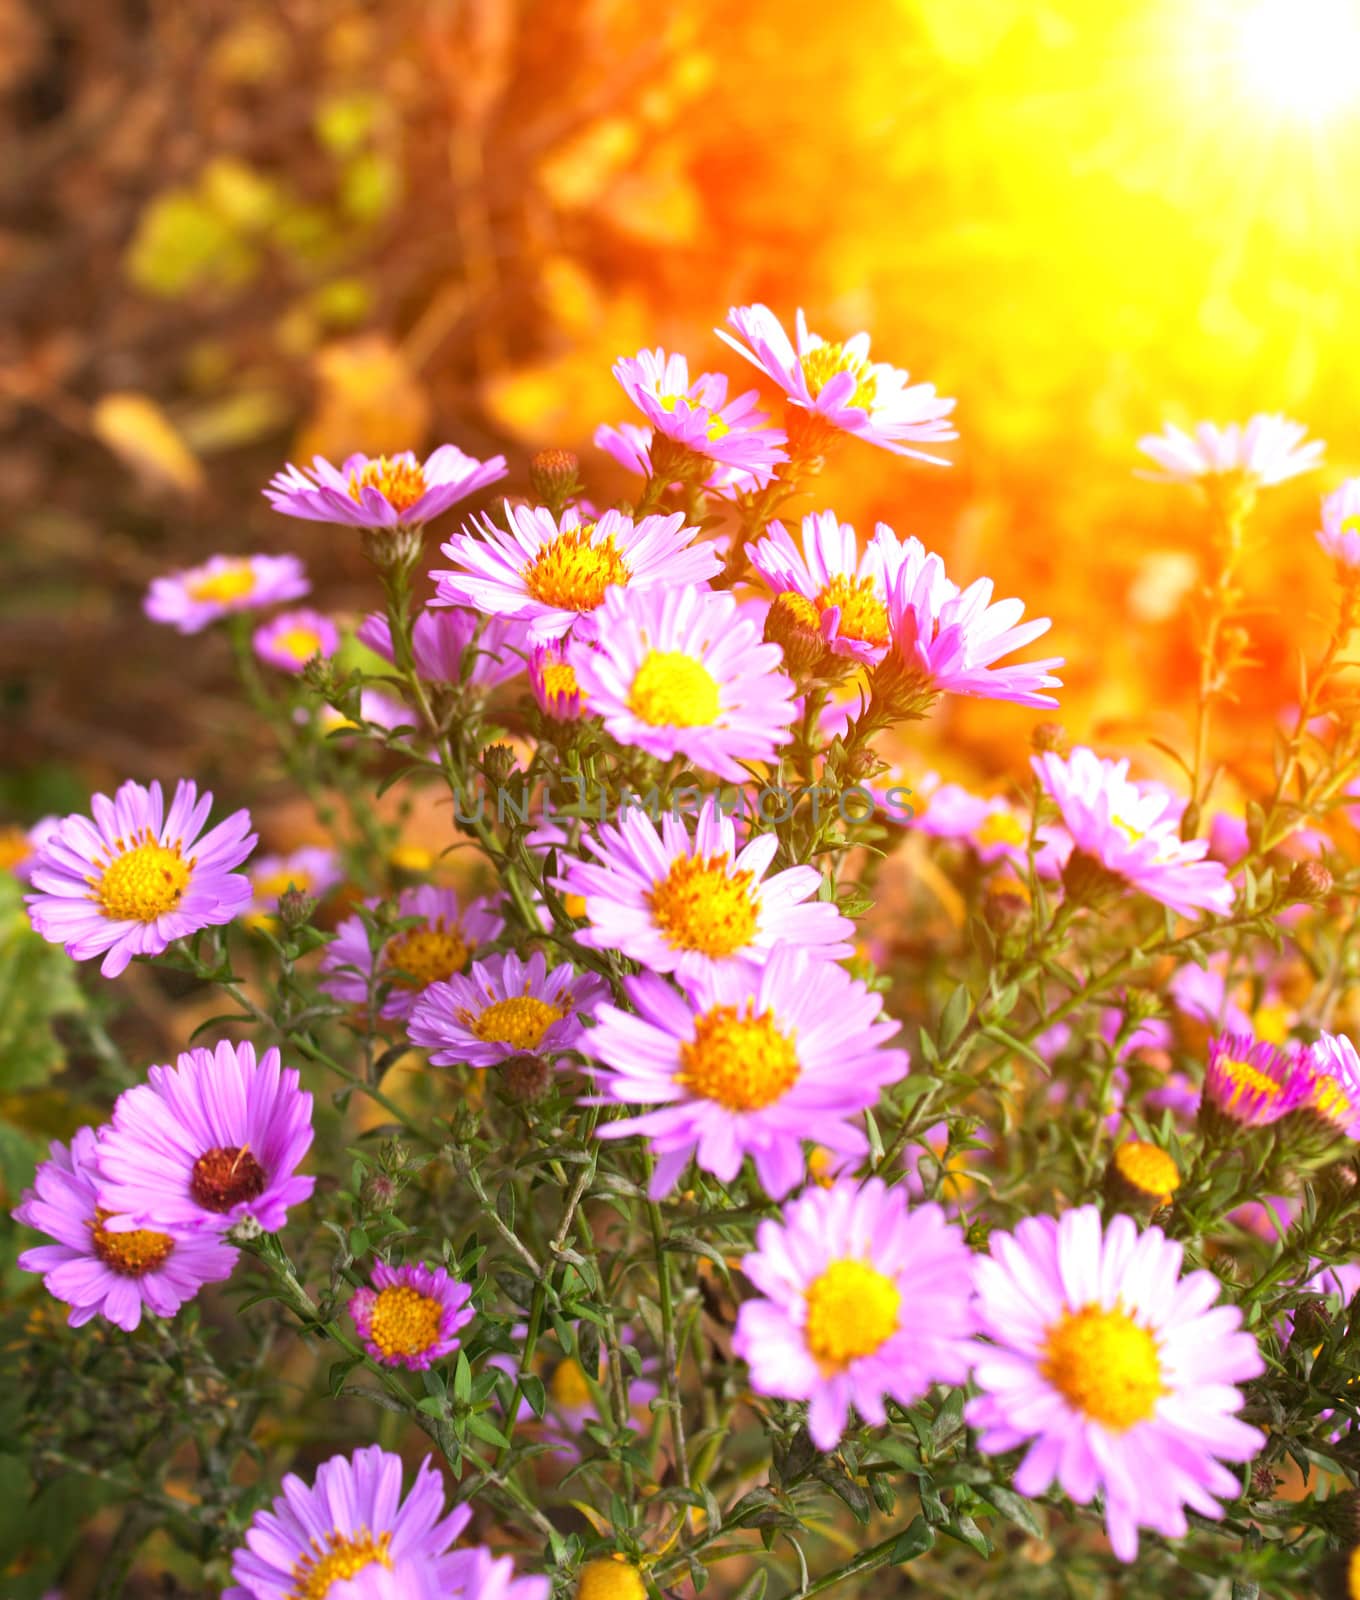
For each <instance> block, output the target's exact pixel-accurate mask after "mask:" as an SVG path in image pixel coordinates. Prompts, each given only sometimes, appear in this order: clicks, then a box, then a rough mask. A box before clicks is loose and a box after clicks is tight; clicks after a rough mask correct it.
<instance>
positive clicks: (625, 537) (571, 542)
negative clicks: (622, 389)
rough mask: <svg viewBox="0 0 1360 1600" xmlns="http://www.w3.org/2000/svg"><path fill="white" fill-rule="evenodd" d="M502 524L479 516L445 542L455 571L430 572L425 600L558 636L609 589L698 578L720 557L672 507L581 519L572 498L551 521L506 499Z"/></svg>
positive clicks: (589, 613)
mask: <svg viewBox="0 0 1360 1600" xmlns="http://www.w3.org/2000/svg"><path fill="white" fill-rule="evenodd" d="M505 517H506V521H507V522H508V523H509V528H508V530H503V529H501V528H498V527H496V525H495V524H494V523H493V522H492V521H491V520H490V518H487V517H484V518H483V519H482V521H481V523H480V524H479V525H478V526H479V528H480V533H481V534H482V535H484V537H481V536H479V535H478V534H475V533H471V532H467V533H459V534H455V535H454V537H453V538H452V539H451V540H450V541H449V543H448V544H446V545H444V546H443V547H442V548H443V551H444V554H445V555H446V556H447V557H448V558H449V560H450V561H452V562H454V563H455V566H456V569H457V570H454V571H444V572H432V573H431V574H430V576H431V577H432V578H434V580H435V582H436V584H437V586H438V587H437V591H436V595H435V600H434V604H435V605H437V606H439V605H469V606H472V607H473V608H474V609H476V610H478V611H484V612H488V613H490V614H492V615H497V616H505V617H516V618H518V619H520V620H521V621H523V622H525V623H527V625H528V629H529V633H530V636H531V638H532V639H533V640H535V641H543V640H546V639H556V638H560V637H561V635H562V634H564V633H566V632H567V630H568V629H569V628H571V627H572V626H573V624H575V623H576V622H578V621H580V619H581V618H582V617H593V616H594V614H595V612H596V611H597V610H598V609H599V607H600V606H601V604H602V603H603V601H604V599H605V596H606V595H608V594H611V593H613V592H614V591H615V590H618V589H631V590H647V589H652V588H656V587H658V586H660V587H662V588H664V589H672V588H684V587H686V586H688V585H692V584H698V583H706V582H707V580H708V579H709V578H712V577H714V576H715V575H716V574H717V572H718V570H719V569H720V567H721V565H722V562H721V561H720V559H719V557H718V554H717V552H716V551H715V550H714V549H713V547H712V545H710V544H702V543H701V544H695V543H694V540H695V539H696V538H697V536H698V532H699V530H698V529H697V528H691V527H687V526H686V525H685V519H684V516H683V514H682V513H681V512H679V511H677V512H675V513H674V515H672V516H669V517H643V519H642V520H641V521H640V522H634V521H633V520H632V518H631V517H625V516H624V515H623V514H622V513H621V512H618V511H606V512H604V514H603V515H602V516H600V517H599V518H598V519H596V520H594V521H583V520H582V516H581V512H580V510H579V509H578V508H576V507H575V506H568V507H567V509H566V510H565V511H564V512H563V513H562V516H561V518H560V520H557V519H554V517H553V515H552V513H551V512H550V511H548V510H547V509H546V508H545V507H543V506H513V505H511V504H510V502H509V501H506V504H505Z"/></svg>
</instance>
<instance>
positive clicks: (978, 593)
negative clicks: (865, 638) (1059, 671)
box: [875, 523, 1063, 709]
mask: <svg viewBox="0 0 1360 1600" xmlns="http://www.w3.org/2000/svg"><path fill="white" fill-rule="evenodd" d="M877 532H878V535H879V536H880V537H884V538H885V543H886V539H887V538H891V539H892V540H894V541H896V535H895V534H894V533H893V531H892V529H891V528H889V527H887V525H886V524H885V523H879V525H878V530H877ZM888 548H889V549H891V546H889V547H888ZM891 559H892V561H893V562H894V564H895V566H896V571H895V572H892V573H890V575H889V579H888V631H889V636H890V638H891V641H892V642H891V646H890V648H889V651H888V654H887V656H886V657H885V659H884V661H883V664H882V665H881V666H880V668H879V670H878V673H877V675H876V677H875V692H876V693H879V694H881V695H882V696H883V698H884V699H885V700H886V701H887V702H888V704H889V706H890V707H891V706H892V705H893V704H894V702H900V703H901V704H902V705H903V706H907V705H910V706H912V707H913V709H915V708H916V707H917V705H918V702H921V701H929V700H933V698H934V697H935V696H936V695H939V694H966V695H976V696H977V697H979V698H980V699H984V700H1009V701H1012V702H1013V703H1014V704H1016V705H1021V706H1045V707H1047V706H1056V705H1057V703H1058V702H1057V701H1056V700H1055V699H1054V698H1053V697H1052V695H1048V694H1044V693H1042V691H1043V690H1044V689H1054V688H1060V687H1061V682H1060V680H1059V679H1057V678H1055V677H1053V676H1052V675H1051V670H1050V669H1051V668H1053V667H1060V666H1062V664H1063V658H1062V657H1061V656H1050V657H1047V658H1046V659H1044V660H1042V661H1027V662H1023V663H1021V664H1019V665H1012V666H1008V667H1000V666H997V665H995V663H996V662H998V661H999V660H1000V659H1001V657H1002V656H1008V655H1010V654H1012V652H1014V651H1016V650H1023V649H1024V648H1025V646H1026V645H1028V644H1031V643H1032V642H1033V641H1034V640H1035V639H1037V638H1038V637H1039V636H1040V635H1041V634H1044V633H1047V632H1048V630H1049V627H1050V626H1051V623H1050V621H1049V618H1047V617H1036V618H1034V619H1033V620H1032V621H1030V622H1023V623H1022V622H1021V621H1020V618H1021V617H1022V616H1023V615H1024V611H1025V606H1024V602H1023V601H1021V600H998V601H996V602H993V600H992V580H991V579H990V578H979V579H978V580H977V581H976V582H975V583H970V584H969V585H968V587H967V588H966V589H960V588H959V586H958V584H956V583H954V582H953V581H952V580H951V579H950V578H949V577H947V576H946V574H945V570H944V563H943V562H942V561H941V560H940V558H939V556H937V555H928V554H927V553H926V551H925V548H924V546H923V545H922V544H921V542H920V541H919V540H918V539H907V540H904V541H901V542H900V543H898V546H897V553H895V554H894V555H893V556H892V557H891Z"/></svg>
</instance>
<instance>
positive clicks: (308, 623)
mask: <svg viewBox="0 0 1360 1600" xmlns="http://www.w3.org/2000/svg"><path fill="white" fill-rule="evenodd" d="M251 642H252V644H253V645H254V647H255V654H256V655H257V656H259V658H260V660H261V661H263V662H264V663H265V665H266V666H270V667H277V668H278V669H279V671H280V672H301V671H302V669H303V667H305V666H306V665H307V663H308V662H309V661H310V660H311V659H312V657H313V656H320V657H321V658H322V659H323V660H329V659H330V657H331V656H333V655H334V654H335V652H336V651H337V650H338V649H339V648H340V633H339V630H338V629H337V628H336V626H335V624H334V623H333V622H332V621H331V619H330V618H329V617H327V616H323V615H322V614H321V612H319V611H311V610H309V609H307V608H306V607H304V608H302V609H301V610H299V611H281V612H280V613H279V614H278V616H277V617H271V618H270V619H269V621H268V622H266V623H264V624H263V626H261V627H259V628H256V630H255V636H254V638H253V640H252V641H251Z"/></svg>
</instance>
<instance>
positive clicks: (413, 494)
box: [264, 444, 506, 528]
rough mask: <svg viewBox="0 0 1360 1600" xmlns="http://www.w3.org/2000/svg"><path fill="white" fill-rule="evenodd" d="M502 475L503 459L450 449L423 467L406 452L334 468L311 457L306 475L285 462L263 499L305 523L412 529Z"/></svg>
mask: <svg viewBox="0 0 1360 1600" xmlns="http://www.w3.org/2000/svg"><path fill="white" fill-rule="evenodd" d="M505 473H506V466H505V457H504V456H492V457H491V459H490V460H489V461H478V460H477V458H476V457H475V456H468V455H464V454H463V452H462V451H461V450H459V449H458V448H457V446H456V445H451V444H441V445H440V447H439V448H438V449H437V450H436V451H434V453H433V454H432V455H430V456H429V457H428V458H427V459H426V461H425V462H424V463H423V464H422V463H421V462H419V461H418V460H417V459H416V456H415V452H414V451H411V450H403V451H401V452H399V453H398V454H397V455H394V456H365V455H353V456H348V457H347V458H346V459H345V461H344V462H343V464H342V465H341V466H339V467H333V466H332V465H331V463H330V462H329V461H327V460H326V459H325V458H324V457H323V456H316V457H315V458H314V459H313V461H312V465H311V469H310V470H307V471H304V470H300V469H299V468H297V467H295V466H293V465H292V463H291V462H290V463H289V465H288V469H287V471H285V472H280V473H276V474H275V476H274V477H273V478H272V479H271V480H270V483H269V487H268V488H267V489H266V490H265V491H264V494H265V499H266V500H268V501H269V503H270V505H272V506H273V508H274V509H275V511H281V512H282V513H283V515H284V516H286V517H302V518H303V519H304V520H306V521H308V522H336V523H341V524H344V525H345V526H347V527H351V528H395V527H404V528H415V527H419V526H420V525H421V524H422V523H425V522H429V521H431V519H432V518H434V517H437V516H439V515H441V514H442V513H443V512H445V511H447V510H448V509H449V507H450V506H451V505H455V504H456V503H457V502H458V501H459V500H465V499H466V498H467V497H468V495H470V494H476V492H477V491H478V490H479V489H484V488H486V486H487V485H488V484H489V483H495V482H496V481H497V480H498V479H500V478H503V477H504V476H505Z"/></svg>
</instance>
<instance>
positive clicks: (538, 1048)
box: [406, 950, 604, 1067]
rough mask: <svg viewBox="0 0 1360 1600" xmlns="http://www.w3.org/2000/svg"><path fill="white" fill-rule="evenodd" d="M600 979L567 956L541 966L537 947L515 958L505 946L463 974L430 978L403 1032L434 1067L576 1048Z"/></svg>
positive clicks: (486, 1063) (475, 1064)
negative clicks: (444, 978) (499, 953)
mask: <svg viewBox="0 0 1360 1600" xmlns="http://www.w3.org/2000/svg"><path fill="white" fill-rule="evenodd" d="M603 993H604V983H603V981H602V980H601V979H600V978H597V977H595V976H594V975H593V974H585V975H583V974H581V973H579V972H577V971H576V970H575V969H574V968H573V967H571V966H570V965H568V964H567V963H565V962H564V963H563V964H562V965H560V966H556V967H554V968H553V969H552V971H551V972H549V971H548V963H547V961H546V959H545V957H544V955H543V952H542V951H541V950H535V951H534V953H533V954H532V955H531V956H530V957H529V959H528V960H527V961H522V960H521V959H520V958H519V956H517V955H516V954H515V952H514V951H513V950H507V951H506V953H505V954H504V955H503V956H492V957H490V958H489V959H488V960H486V961H482V962H478V963H476V964H475V965H474V966H473V968H472V970H471V971H470V972H469V973H468V974H467V976H466V977H455V978H451V979H450V980H449V982H447V983H436V984H432V985H431V986H430V988H429V989H428V990H426V992H425V993H424V994H423V995H422V996H421V997H420V999H419V1001H418V1003H417V1005H416V1007H415V1009H414V1011H412V1013H411V1019H410V1021H409V1022H408V1023H407V1026H406V1033H407V1037H408V1038H409V1039H410V1041H411V1043H412V1044H415V1045H419V1046H421V1047H422V1048H423V1049H425V1050H428V1051H430V1061H431V1062H432V1063H433V1065H434V1066H436V1067H458V1066H469V1067H494V1066H497V1065H498V1064H499V1063H500V1062H502V1061H508V1060H510V1058H511V1057H512V1056H544V1057H547V1056H555V1055H561V1054H562V1052H563V1051H564V1050H573V1049H577V1048H579V1046H580V1042H581V1038H582V1036H583V1034H584V1033H585V1026H584V1024H583V1022H582V1017H583V1016H590V1015H591V1014H592V1013H593V1012H594V1010H595V1008H596V1006H597V1005H598V1004H599V1001H600V997H601V995H602V994H603Z"/></svg>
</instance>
